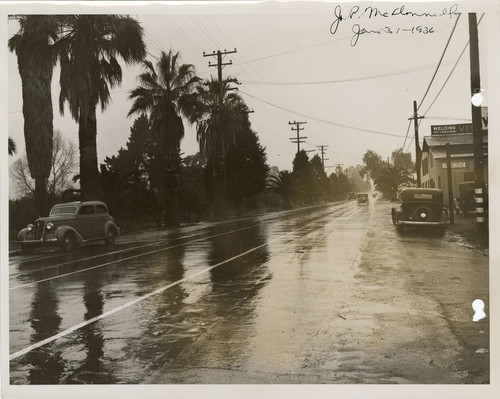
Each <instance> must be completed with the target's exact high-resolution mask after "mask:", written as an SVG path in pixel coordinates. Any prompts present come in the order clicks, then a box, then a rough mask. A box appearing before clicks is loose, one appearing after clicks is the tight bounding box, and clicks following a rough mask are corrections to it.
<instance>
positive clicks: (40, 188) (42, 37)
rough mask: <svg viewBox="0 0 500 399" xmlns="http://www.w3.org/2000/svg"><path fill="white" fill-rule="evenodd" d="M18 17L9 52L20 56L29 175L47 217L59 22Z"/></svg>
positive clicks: (40, 209)
mask: <svg viewBox="0 0 500 399" xmlns="http://www.w3.org/2000/svg"><path fill="white" fill-rule="evenodd" d="M16 18H17V19H18V21H19V26H20V29H19V31H18V33H17V34H15V35H14V36H12V37H11V38H10V39H9V50H10V51H12V52H15V53H16V55H17V64H18V68H19V74H20V75H21V81H22V96H23V117H24V139H25V142H26V155H27V157H28V166H29V170H30V174H31V176H32V177H33V179H35V210H36V213H37V215H44V214H45V212H46V209H45V208H46V201H47V178H48V177H49V174H50V168H51V163H52V142H53V140H52V136H53V124H52V119H53V111H52V96H51V87H50V85H51V82H52V72H53V68H54V65H55V62H56V56H55V52H54V45H53V44H54V42H55V41H56V40H57V34H58V31H59V20H58V17H55V16H50V15H23V16H19V17H16ZM9 144H10V142H9Z"/></svg>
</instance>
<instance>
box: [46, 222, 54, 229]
mask: <svg viewBox="0 0 500 399" xmlns="http://www.w3.org/2000/svg"><path fill="white" fill-rule="evenodd" d="M52 227H54V225H53V224H52V223H51V222H49V223H47V226H46V229H47V230H50V229H52Z"/></svg>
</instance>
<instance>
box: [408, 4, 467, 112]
mask: <svg viewBox="0 0 500 399" xmlns="http://www.w3.org/2000/svg"><path fill="white" fill-rule="evenodd" d="M459 19H460V14H458V17H457V19H456V20H455V25H453V29H452V30H451V33H450V37H449V38H448V41H447V42H446V46H444V50H443V53H442V54H441V58H440V59H439V62H438V64H437V66H436V70H435V71H434V75H432V79H431V81H430V82H429V86H427V90H426V91H425V94H424V97H423V98H422V100H420V105H419V106H418V108H417V111H418V110H419V109H420V107H421V105H422V103H423V102H424V100H425V97H427V93H429V90H430V88H431V86H432V82H434V78H435V77H436V75H437V72H438V70H439V67H440V66H441V62H442V61H443V58H444V55H445V54H446V50H447V49H448V45H449V44H450V41H451V38H452V37H453V33H454V32H455V28H456V27H457V24H458V20H459Z"/></svg>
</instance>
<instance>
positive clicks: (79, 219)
mask: <svg viewBox="0 0 500 399" xmlns="http://www.w3.org/2000/svg"><path fill="white" fill-rule="evenodd" d="M119 234H120V230H119V229H118V226H117V225H116V224H115V222H114V220H113V218H112V217H111V216H110V215H109V213H108V207H107V206H106V204H105V203H104V202H101V201H85V202H81V201H78V202H67V203H64V204H58V205H55V206H53V207H52V209H51V210H50V214H49V216H47V217H41V218H39V219H37V220H36V221H35V223H34V224H29V225H28V226H27V227H26V228H24V229H22V230H21V231H20V232H19V234H18V235H17V243H18V244H20V245H21V250H22V251H23V253H24V254H32V253H33V252H34V251H35V249H36V248H38V247H44V246H60V247H61V248H62V250H63V251H66V252H70V251H72V250H74V249H76V248H77V247H78V246H79V245H80V244H83V243H87V242H91V241H98V240H104V241H105V242H106V244H114V242H115V238H116V236H117V235H119Z"/></svg>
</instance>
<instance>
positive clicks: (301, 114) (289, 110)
mask: <svg viewBox="0 0 500 399" xmlns="http://www.w3.org/2000/svg"><path fill="white" fill-rule="evenodd" d="M240 93H242V94H245V95H247V96H249V97H252V98H254V99H256V100H258V101H260V102H263V103H265V104H267V105H270V106H272V107H275V108H278V109H281V110H283V111H286V112H291V113H294V114H296V115H300V116H303V117H306V118H308V119H314V120H316V121H318V122H322V123H326V124H329V125H333V126H337V127H343V128H346V129H353V130H358V131H362V132H366V133H374V134H381V135H384V136H391V137H403V136H402V135H400V134H393V133H385V132H379V131H377V130H370V129H364V128H360V127H355V126H349V125H344V124H342V123H336V122H332V121H329V120H326V119H321V118H317V117H315V116H311V115H306V114H304V113H301V112H297V111H293V110H291V109H288V108H284V107H280V106H279V105H276V104H272V103H270V102H268V101H265V100H262V99H260V98H258V97H256V96H253V95H251V94H249V93H245V92H244V91H242V90H240Z"/></svg>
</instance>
